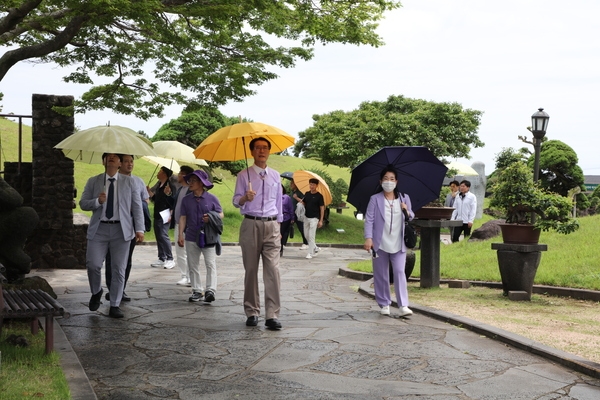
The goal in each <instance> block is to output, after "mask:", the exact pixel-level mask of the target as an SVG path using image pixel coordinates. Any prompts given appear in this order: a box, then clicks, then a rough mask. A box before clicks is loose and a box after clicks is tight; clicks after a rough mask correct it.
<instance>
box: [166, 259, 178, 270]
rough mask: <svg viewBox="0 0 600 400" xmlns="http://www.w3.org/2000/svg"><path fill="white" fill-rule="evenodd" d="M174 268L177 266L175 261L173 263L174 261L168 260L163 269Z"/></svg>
mask: <svg viewBox="0 0 600 400" xmlns="http://www.w3.org/2000/svg"><path fill="white" fill-rule="evenodd" d="M174 266H175V261H173V260H167V261H165V263H164V264H163V267H164V268H165V269H171V268H173V267H174Z"/></svg>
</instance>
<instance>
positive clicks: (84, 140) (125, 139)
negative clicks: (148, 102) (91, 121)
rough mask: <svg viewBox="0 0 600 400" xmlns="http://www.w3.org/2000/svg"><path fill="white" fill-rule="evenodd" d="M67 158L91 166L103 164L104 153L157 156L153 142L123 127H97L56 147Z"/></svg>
mask: <svg viewBox="0 0 600 400" xmlns="http://www.w3.org/2000/svg"><path fill="white" fill-rule="evenodd" d="M54 148H55V149H61V150H62V151H63V153H64V154H65V156H66V157H68V158H70V159H71V160H74V161H81V162H86V163H89V164H102V154H103V153H118V154H131V155H133V156H137V157H141V156H156V153H155V152H154V150H153V149H152V144H151V142H150V141H149V140H148V139H146V138H144V137H143V136H141V135H138V134H137V133H136V132H135V131H133V130H132V129H129V128H125V127H122V126H117V125H113V126H97V127H95V128H90V129H85V130H83V131H79V132H76V133H74V134H72V135H71V136H69V137H68V138H66V139H64V140H62V141H61V142H60V143H59V144H57V145H56V146H54Z"/></svg>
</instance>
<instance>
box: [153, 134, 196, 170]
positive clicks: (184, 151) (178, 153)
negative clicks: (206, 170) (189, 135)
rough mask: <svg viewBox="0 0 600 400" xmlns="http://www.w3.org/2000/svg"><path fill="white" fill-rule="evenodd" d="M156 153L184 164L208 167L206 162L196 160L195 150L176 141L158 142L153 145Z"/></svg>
mask: <svg viewBox="0 0 600 400" xmlns="http://www.w3.org/2000/svg"><path fill="white" fill-rule="evenodd" d="M152 145H153V146H154V151H155V152H156V154H158V155H159V156H161V157H165V158H172V159H173V160H175V161H177V162H180V163H182V164H194V165H202V166H207V165H208V163H207V162H206V161H205V160H202V159H199V158H196V156H195V155H194V149H193V148H192V147H190V146H187V145H185V144H183V143H180V142H178V141H176V140H158V141H156V142H154V143H152Z"/></svg>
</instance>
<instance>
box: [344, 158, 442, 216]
mask: <svg viewBox="0 0 600 400" xmlns="http://www.w3.org/2000/svg"><path fill="white" fill-rule="evenodd" d="M388 165H392V166H393V167H394V168H395V169H396V171H397V172H398V186H397V188H398V190H399V191H400V192H401V193H406V194H408V195H409V196H410V201H411V204H412V210H413V211H416V210H418V209H419V208H421V207H423V206H424V205H425V204H427V203H429V202H430V201H433V200H435V199H437V198H438V197H439V195H440V190H441V188H442V185H443V181H444V177H445V176H446V172H447V171H448V167H446V166H445V165H444V163H442V162H441V161H440V160H438V159H437V157H436V156H434V155H433V153H432V152H431V151H429V149H427V148H426V147H417V146H414V147H409V146H390V147H384V148H382V149H380V150H379V151H378V152H377V153H375V154H373V155H372V156H371V157H369V158H367V159H366V160H365V161H363V162H362V163H360V164H359V165H358V166H357V167H356V168H354V169H353V170H352V176H351V178H350V187H349V189H348V202H350V204H352V205H353V206H354V207H356V209H357V210H358V211H359V212H361V213H363V214H364V213H366V211H367V205H368V204H369V199H370V198H371V196H372V195H374V194H375V193H377V192H378V191H380V190H381V186H380V185H379V179H380V178H379V177H380V175H381V171H383V169H384V168H385V167H387V166H388Z"/></svg>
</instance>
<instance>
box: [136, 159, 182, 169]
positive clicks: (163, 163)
mask: <svg viewBox="0 0 600 400" xmlns="http://www.w3.org/2000/svg"><path fill="white" fill-rule="evenodd" d="M142 160H146V161H149V162H150V163H152V164H154V165H157V166H159V167H167V168H169V169H170V170H171V171H173V172H174V173H177V172H179V168H181V167H180V166H179V163H178V162H177V161H175V160H174V159H172V158H165V157H156V156H144V157H142Z"/></svg>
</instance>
